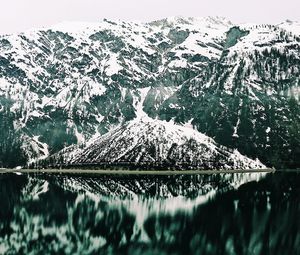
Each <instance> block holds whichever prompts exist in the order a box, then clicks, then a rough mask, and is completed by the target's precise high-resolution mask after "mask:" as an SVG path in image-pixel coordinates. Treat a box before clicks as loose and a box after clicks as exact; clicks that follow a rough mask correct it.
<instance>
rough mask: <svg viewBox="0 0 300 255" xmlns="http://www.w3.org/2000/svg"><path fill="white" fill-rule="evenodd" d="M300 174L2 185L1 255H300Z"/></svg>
mask: <svg viewBox="0 0 300 255" xmlns="http://www.w3.org/2000/svg"><path fill="white" fill-rule="evenodd" d="M299 183H300V174H298V173H297V172H286V173H284V172H276V173H270V174H262V173H253V174H252V173H251V174H248V173H247V174H214V175H180V176H63V175H43V174H35V175H21V176H17V175H14V174H3V175H0V196H1V197H0V199H1V206H0V254H238V255H240V254H261V255H265V254H300V219H299V215H300V203H299V202H300V201H299V200H300V198H299V194H300V190H299V189H300V187H299Z"/></svg>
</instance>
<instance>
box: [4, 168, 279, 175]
mask: <svg viewBox="0 0 300 255" xmlns="http://www.w3.org/2000/svg"><path fill="white" fill-rule="evenodd" d="M275 171H276V170H275V169H272V168H265V169H245V170H242V169H236V170H225V169H224V170H104V169H103V170H95V169H85V170H82V169H0V174H5V173H15V174H31V173H32V174H36V173H37V174H39V173H40V174H45V173H46V174H78V175H85V174H93V175H184V174H189V175H192V174H219V173H225V174H226V173H232V174H235V173H273V172H275Z"/></svg>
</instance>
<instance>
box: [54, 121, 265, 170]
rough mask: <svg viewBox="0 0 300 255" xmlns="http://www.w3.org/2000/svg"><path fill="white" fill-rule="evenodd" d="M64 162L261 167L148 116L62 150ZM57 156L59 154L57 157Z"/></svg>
mask: <svg viewBox="0 0 300 255" xmlns="http://www.w3.org/2000/svg"><path fill="white" fill-rule="evenodd" d="M62 155H63V157H64V158H65V162H66V164H67V165H68V164H70V165H79V166H84V165H94V164H98V165H99V164H100V165H101V164H105V163H107V162H110V163H112V164H117V165H122V164H135V165H136V166H137V167H147V169H149V168H155V167H157V168H159V169H160V168H162V169H163V168H168V167H172V168H177V169H193V168H194V169H251V168H254V169H257V168H264V167H265V166H264V165H263V164H261V163H260V162H259V161H257V160H256V161H254V160H251V159H249V158H247V157H245V156H242V155H241V154H240V153H239V152H238V151H236V150H229V149H227V148H226V147H223V146H219V145H218V144H216V143H215V141H214V140H213V139H211V138H209V137H207V136H206V135H204V134H201V133H199V132H198V131H196V130H194V129H192V128H188V127H183V126H180V125H176V124H174V123H171V122H166V121H160V120H153V119H151V118H148V117H143V118H140V119H136V120H134V121H131V122H129V123H126V124H125V125H123V126H121V127H118V128H116V129H114V130H112V131H110V132H109V133H107V134H105V135H104V136H102V137H99V138H98V139H96V140H95V141H93V142H92V143H90V144H89V145H88V146H86V147H85V148H83V149H80V150H79V149H77V151H76V150H75V151H72V150H71V152H70V151H69V150H68V149H67V150H66V151H65V152H63V154H62ZM58 157H60V156H58Z"/></svg>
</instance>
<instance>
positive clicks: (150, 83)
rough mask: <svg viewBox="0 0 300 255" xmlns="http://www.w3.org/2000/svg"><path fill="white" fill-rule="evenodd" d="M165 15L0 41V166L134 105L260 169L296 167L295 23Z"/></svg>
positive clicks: (41, 154) (86, 134)
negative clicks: (160, 20)
mask: <svg viewBox="0 0 300 255" xmlns="http://www.w3.org/2000/svg"><path fill="white" fill-rule="evenodd" d="M170 20H171V21H172V22H173V23H172V25H170V26H165V27H162V26H160V25H159V26H158V27H157V25H152V26H151V25H149V24H148V23H147V24H141V23H139V24H138V23H134V22H121V21H120V22H119V23H117V22H114V21H108V20H104V21H103V22H101V26H100V25H99V27H97V25H95V26H96V27H92V28H90V29H87V30H83V31H82V30H81V31H80V32H78V30H77V31H75V32H72V31H71V32H70V31H69V32H68V31H67V30H68V29H67V28H65V29H66V30H64V28H60V30H62V31H59V29H54V28H52V29H47V30H46V29H44V30H40V31H35V30H31V31H30V32H24V33H21V34H19V35H16V34H14V35H11V36H0V119H3V121H2V123H1V125H2V126H1V128H2V129H3V130H5V132H3V133H2V134H1V137H0V148H1V152H2V158H1V159H0V165H3V166H8V165H11V166H13V165H16V164H26V162H29V161H32V160H35V159H37V158H46V157H48V156H49V155H51V154H54V153H57V152H58V151H60V150H61V149H63V148H65V147H67V146H69V145H72V144H84V143H85V142H86V141H88V140H89V139H91V138H92V137H97V136H101V135H103V134H105V133H107V132H109V131H110V130H112V129H114V128H115V127H117V126H118V125H119V124H121V123H126V122H128V121H131V120H133V119H134V118H136V116H137V115H138V114H139V113H141V112H139V111H138V109H141V108H142V110H143V111H144V112H146V114H147V115H148V116H149V117H151V118H153V119H156V118H158V119H160V120H167V121H170V120H172V121H174V122H175V123H177V124H185V123H189V122H191V123H190V124H191V125H193V126H194V127H195V129H197V130H198V131H199V132H201V133H205V134H207V135H208V136H210V137H212V138H213V139H215V140H216V142H217V143H218V144H222V145H224V146H226V147H229V148H232V149H234V148H237V149H238V150H239V151H241V153H242V154H244V155H247V156H249V157H251V158H256V157H259V158H260V160H261V161H262V162H263V163H265V164H267V165H268V166H276V167H282V166H283V167H284V166H292V167H295V166H299V160H297V158H299V157H298V153H299V150H298V146H297V143H298V142H297V141H299V131H298V130H299V129H298V125H299V118H300V117H299V101H298V100H299V65H300V64H299V63H300V62H299V48H300V46H299V42H300V39H299V35H300V33H298V32H297V29H296V28H297V27H298V26H297V24H298V23H296V22H294V23H290V22H286V23H284V24H280V25H268V24H262V25H249V24H248V25H247V24H244V25H238V24H228V23H226V22H225V24H224V23H222V22H215V23H212V20H213V19H212V18H210V19H209V18H206V19H205V18H202V19H201V18H194V19H191V18H185V20H187V21H188V22H186V21H185V20H184V18H183V20H180V18H169V21H170ZM178 20H179V21H178ZM203 20H204V21H203ZM220 20H222V18H220ZM200 21H201V22H202V23H201V22H200ZM217 21H218V19H217ZM174 22H175V23H174ZM176 22H177V23H176ZM193 22H194V23H193ZM197 22H198V23H197ZM205 22H206V23H205ZM212 24H213V25H212ZM286 24H289V25H286ZM57 26H58V27H59V25H57ZM284 26H288V30H287V29H285V28H282V27H284ZM83 27H85V25H83ZM294 27H295V28H294ZM290 30H292V31H294V33H292V32H290ZM143 89H145V90H144V92H147V93H144V92H143ZM143 93H144V94H143ZM285 118H286V119H285ZM263 130H264V131H263ZM266 130H268V132H266ZM8 138H9V139H8ZM280 148H283V150H282V152H281V151H280ZM11 151H18V153H17V154H18V155H19V156H20V159H19V160H18V162H17V161H16V160H15V159H13V158H12V159H9V160H8V159H7V157H8V156H7V155H10V154H11ZM264 152H267V153H264ZM0 154H1V153H0ZM3 155H4V156H3ZM285 155H286V156H285ZM272 157H273V158H272ZM276 157H277V158H278V159H280V160H278V162H276ZM10 160H11V161H12V162H11V163H8V162H9V161H10ZM288 161H290V162H288Z"/></svg>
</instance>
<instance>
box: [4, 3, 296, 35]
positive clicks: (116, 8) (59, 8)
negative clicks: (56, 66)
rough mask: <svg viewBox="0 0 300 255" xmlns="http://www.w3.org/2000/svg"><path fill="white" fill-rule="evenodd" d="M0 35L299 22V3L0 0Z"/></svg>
mask: <svg viewBox="0 0 300 255" xmlns="http://www.w3.org/2000/svg"><path fill="white" fill-rule="evenodd" d="M0 8H1V14H0V34H4V33H13V32H19V31H23V30H25V29H29V28H33V27H42V26H49V25H51V24H56V23H59V22H62V21H99V20H101V19H103V18H108V19H121V20H141V21H149V20H156V19H159V18H163V17H168V16H177V15H180V16H192V17H203V16H224V17H227V18H228V19H230V20H231V21H233V22H238V23H242V22H255V23H280V22H281V21H284V20H286V19H290V20H298V21H300V11H299V10H300V0H2V3H1V5H0Z"/></svg>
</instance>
